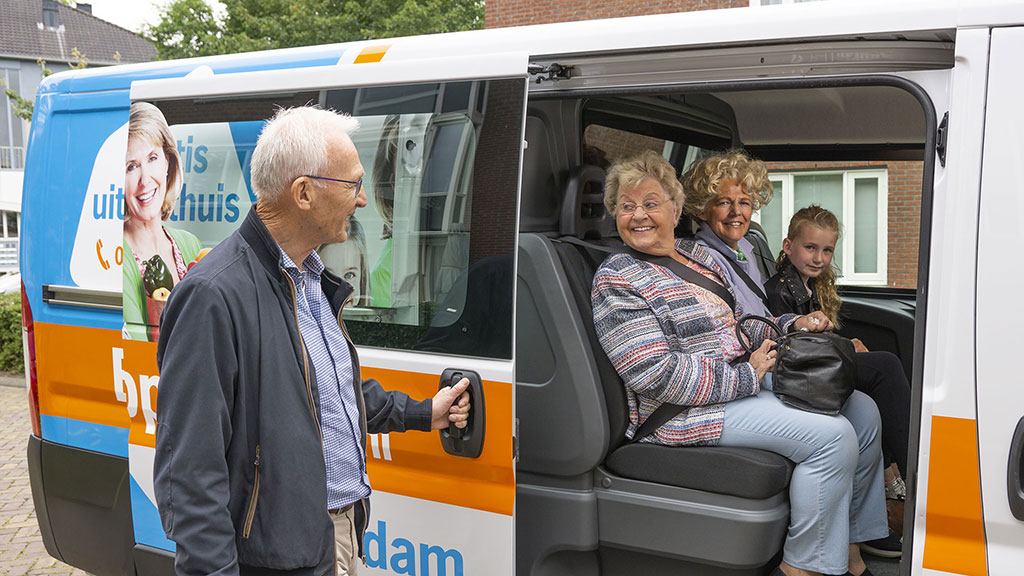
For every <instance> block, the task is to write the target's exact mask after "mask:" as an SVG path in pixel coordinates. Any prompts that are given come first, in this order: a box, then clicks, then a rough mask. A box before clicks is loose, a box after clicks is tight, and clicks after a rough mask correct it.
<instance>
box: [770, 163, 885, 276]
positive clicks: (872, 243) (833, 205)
mask: <svg viewBox="0 0 1024 576" xmlns="http://www.w3.org/2000/svg"><path fill="white" fill-rule="evenodd" d="M769 177H770V179H771V181H772V184H773V185H774V186H775V197H774V198H773V200H772V202H771V203H769V204H768V205H767V206H765V207H764V208H762V209H761V211H760V214H759V215H758V216H757V217H755V220H757V221H759V222H760V223H761V226H762V227H763V228H764V230H765V233H766V234H767V235H768V242H769V243H770V244H771V246H772V247H773V248H774V249H781V247H782V239H783V238H784V237H785V235H786V232H787V231H788V229H789V220H790V218H792V216H793V214H794V213H795V212H796V211H797V210H800V209H801V208H805V207H807V206H810V205H811V204H818V205H820V206H821V207H823V208H826V209H828V210H830V211H832V212H833V213H834V214H835V215H836V217H837V218H838V219H839V222H840V225H841V226H842V235H841V237H840V239H839V242H838V243H837V244H836V252H835V257H834V258H833V264H834V265H835V266H836V267H837V268H838V269H839V279H838V282H839V283H840V284H854V285H861V286H885V285H886V264H887V250H888V201H887V198H888V173H887V171H886V170H848V171H815V172H778V173H771V174H769Z"/></svg>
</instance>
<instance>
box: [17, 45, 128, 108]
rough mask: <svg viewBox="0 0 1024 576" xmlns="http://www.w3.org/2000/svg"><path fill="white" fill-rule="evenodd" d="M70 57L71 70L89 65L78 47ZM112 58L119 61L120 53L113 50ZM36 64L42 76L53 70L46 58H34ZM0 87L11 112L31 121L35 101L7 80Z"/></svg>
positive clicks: (72, 50)
mask: <svg viewBox="0 0 1024 576" xmlns="http://www.w3.org/2000/svg"><path fill="white" fill-rule="evenodd" d="M71 58H72V59H73V61H72V62H70V63H69V64H68V66H69V67H70V68H71V69H72V70H82V69H84V68H86V67H87V66H89V59H88V58H86V57H85V54H83V53H82V52H81V51H80V50H79V49H78V48H72V49H71ZM114 59H115V60H117V61H118V62H120V61H121V55H120V54H119V53H117V52H114ZM36 64H39V69H40V72H41V73H42V76H43V78H46V77H47V76H49V75H50V74H53V70H50V69H49V68H47V67H46V60H43V59H42V58H39V59H37V60H36ZM0 88H3V90H4V94H6V95H7V97H8V98H10V100H11V112H12V113H13V114H14V115H15V116H17V117H18V118H21V119H22V120H27V121H29V122H31V121H32V112H34V111H35V103H34V102H32V100H31V99H29V98H22V97H21V94H18V93H17V92H15V91H14V90H12V89H11V88H10V87H9V86H7V81H5V80H0Z"/></svg>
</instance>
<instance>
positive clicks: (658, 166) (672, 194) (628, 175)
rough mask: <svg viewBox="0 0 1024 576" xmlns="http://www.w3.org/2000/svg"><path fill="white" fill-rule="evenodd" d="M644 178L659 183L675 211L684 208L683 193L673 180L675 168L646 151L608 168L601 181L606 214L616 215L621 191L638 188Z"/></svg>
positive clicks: (614, 163) (677, 181)
mask: <svg viewBox="0 0 1024 576" xmlns="http://www.w3.org/2000/svg"><path fill="white" fill-rule="evenodd" d="M644 178H653V179H654V180H655V181H656V182H657V183H658V184H661V189H662V190H664V191H665V194H668V197H669V200H671V201H672V203H673V204H675V206H676V212H679V211H681V210H682V209H683V202H685V201H686V195H685V194H683V187H682V185H681V184H680V183H679V180H677V179H676V169H675V168H673V167H672V164H670V163H669V161H668V160H666V159H665V157H664V156H662V155H661V154H658V153H657V152H654V151H652V150H646V151H644V152H641V153H639V154H637V155H635V156H630V157H628V158H622V159H619V160H616V161H615V162H613V163H612V165H611V166H609V167H608V173H607V175H606V176H605V179H604V207H605V208H607V209H608V213H609V214H611V215H612V216H615V213H616V211H618V209H619V191H620V190H622V189H623V188H632V187H634V186H637V185H639V184H640V182H642V181H643V180H644ZM676 215H677V216H678V214H676Z"/></svg>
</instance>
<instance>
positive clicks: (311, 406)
mask: <svg viewBox="0 0 1024 576" xmlns="http://www.w3.org/2000/svg"><path fill="white" fill-rule="evenodd" d="M281 273H282V274H284V277H285V278H287V279H288V287H289V288H291V289H292V313H293V314H294V315H295V331H296V332H298V333H299V344H301V345H302V373H303V376H305V379H306V396H307V397H308V398H309V410H310V412H312V413H313V423H314V424H316V432H317V434H319V435H320V448H321V449H323V446H324V432H323V430H322V429H321V428H320V419H319V418H318V417H317V415H316V402H315V401H314V400H313V387H312V386H310V384H309V358H308V357H307V355H306V341H305V340H303V339H302V330H301V329H300V328H299V309H298V306H299V305H298V303H297V302H296V301H297V298H296V297H295V282H294V281H292V277H291V276H289V275H288V273H287V272H285V271H284V270H281Z"/></svg>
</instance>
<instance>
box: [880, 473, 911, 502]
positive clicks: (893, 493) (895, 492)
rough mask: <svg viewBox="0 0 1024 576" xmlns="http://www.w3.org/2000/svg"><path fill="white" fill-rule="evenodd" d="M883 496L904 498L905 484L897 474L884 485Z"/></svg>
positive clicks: (897, 498)
mask: <svg viewBox="0 0 1024 576" xmlns="http://www.w3.org/2000/svg"><path fill="white" fill-rule="evenodd" d="M885 497H886V498H887V499H889V500H906V499H907V485H906V483H905V482H903V478H900V477H899V476H897V477H896V479H895V480H893V481H892V482H889V483H888V484H886V485H885Z"/></svg>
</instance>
